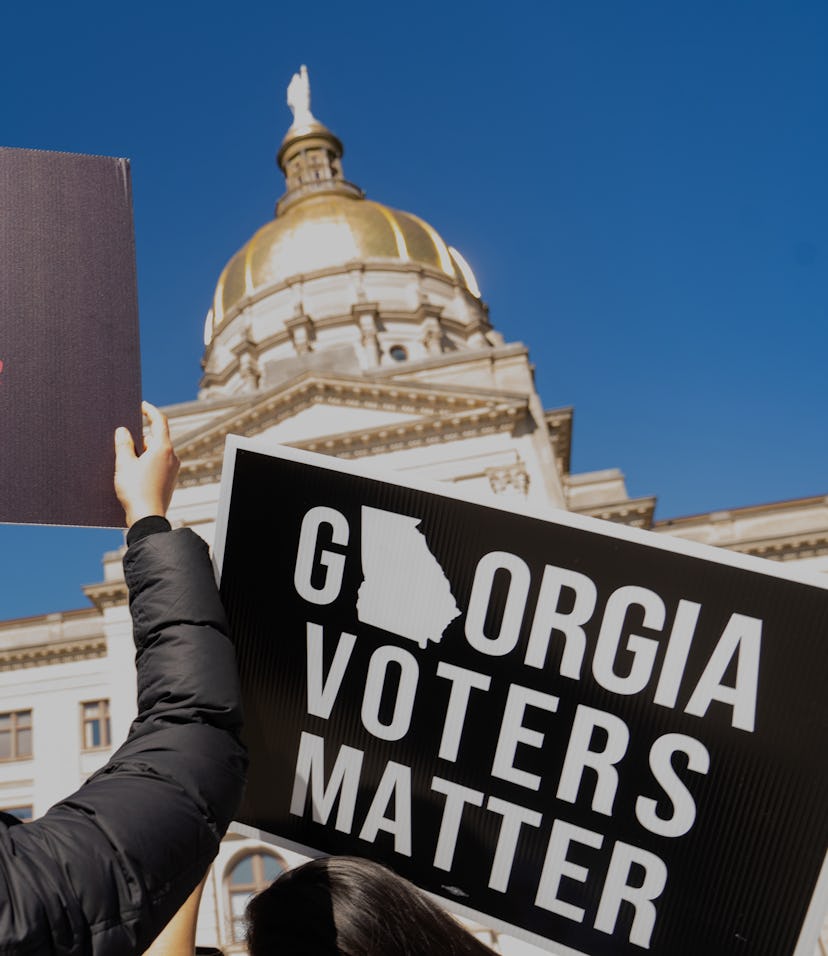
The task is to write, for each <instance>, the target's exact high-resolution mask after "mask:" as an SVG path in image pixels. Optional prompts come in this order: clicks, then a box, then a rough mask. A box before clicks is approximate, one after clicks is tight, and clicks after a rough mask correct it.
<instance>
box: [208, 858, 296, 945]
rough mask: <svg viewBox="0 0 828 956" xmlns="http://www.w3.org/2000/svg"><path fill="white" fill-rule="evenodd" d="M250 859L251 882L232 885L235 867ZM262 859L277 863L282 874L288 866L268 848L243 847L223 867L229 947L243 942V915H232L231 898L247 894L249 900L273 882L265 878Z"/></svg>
mask: <svg viewBox="0 0 828 956" xmlns="http://www.w3.org/2000/svg"><path fill="white" fill-rule="evenodd" d="M250 857H252V858H253V859H252V861H251V868H252V871H253V882H252V883H234V882H233V879H232V878H233V872H234V871H235V869H236V867H237V866H238V865H239V864H240V863H242V862H244V860H246V859H248V858H250ZM263 857H270V859H272V860H275V861H276V863H278V865H279V866H280V867H281V870H282V872H284V871H285V870H287V869H288V865H287V863H286V862H285V859H284V857H282V856H280V855H279V854H278V853H277V852H276V851H275V850H273V849H271V848H270V847H264V846H257V847H245V848H244V849H243V850H240V851H239V852H238V853H236V854H235V855H234V856H232V857H231V858H230V859H229V860H228V861H227V864H226V866H225V867H224V879H223V881H222V882H223V884H224V905H225V910H226V913H227V923H226V925H227V926H228V927H229V935H228V944H229V945H235V944H237V943H243V942H244V941H245V925H244V916H243V914H240V915H238V916H237V915H236V914H235V913H234V910H233V896H234V895H236V894H241V893H246V894H248V899H249V898H250V897H252V896H254V895H255V894H256V893H260V892H261V891H262V890H264V889H266V888H267V887H268V886H270V884H271V883H272V882H273V880H271V879H267V878H266V877H265V873H264V863H263V862H262V860H263ZM280 875H281V874H280ZM246 907H247V903H245V908H246Z"/></svg>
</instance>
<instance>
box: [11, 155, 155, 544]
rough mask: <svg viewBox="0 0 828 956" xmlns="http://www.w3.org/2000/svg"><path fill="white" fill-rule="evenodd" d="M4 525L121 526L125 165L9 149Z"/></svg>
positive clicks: (127, 309) (131, 336) (127, 342)
mask: <svg viewBox="0 0 828 956" xmlns="http://www.w3.org/2000/svg"><path fill="white" fill-rule="evenodd" d="M0 275H1V276H2V280H1V281H0V521H7V522H15V523H21V524H29V523H31V524H67V525H93V526H95V525H97V526H102V527H123V524H124V512H123V508H122V507H121V506H120V504H119V503H118V500H117V498H116V497H115V492H114V489H113V485H112V474H113V470H114V465H115V454H114V446H113V433H114V431H115V428H116V427H117V426H118V425H126V426H127V427H128V428H130V429H131V430H132V432H133V435H134V437H135V439H136V441H137V440H138V439H139V438H140V434H141V408H140V405H141V373H140V362H139V343H138V296H137V286H136V278H135V240H134V235H133V228H132V199H131V189H130V177H129V164H128V162H127V160H125V159H115V158H111V157H107V156H81V155H75V154H70V153H49V152H42V151H39V150H26V149H7V148H0Z"/></svg>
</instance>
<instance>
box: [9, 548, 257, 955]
mask: <svg viewBox="0 0 828 956" xmlns="http://www.w3.org/2000/svg"><path fill="white" fill-rule="evenodd" d="M124 569H125V574H126V579H127V584H128V585H129V591H130V608H131V612H132V616H133V623H134V631H135V641H136V663H137V671H138V716H137V717H136V719H135V721H134V723H133V725H132V727H131V729H130V733H129V737H128V738H127V741H126V743H125V744H124V745H123V746H122V747H121V748H120V749H119V750H118V751H117V753H115V754H114V755H113V757H112V758H111V760H110V761H109V762H108V763H107V765H106V766H105V767H104V768H103V769H102V770H101V771H99V772H98V773H97V774H95V775H94V776H93V777H92V778H90V780H89V781H88V782H87V783H86V784H85V785H84V786H83V787H82V788H81V789H80V790H79V791H78V792H77V793H76V794H74V795H73V796H72V797H69V798H67V799H66V800H64V801H62V802H61V803H59V804H58V805H57V806H55V807H53V808H52V810H50V811H49V812H48V813H47V814H46V815H45V816H44V817H42V818H41V819H40V820H38V821H35V823H33V824H30V825H28V826H25V827H14V828H13V829H12V830H9V831H8V832H6V833H3V834H2V839H0V901H2V898H3V886H2V883H3V880H6V881H7V882H10V881H14V880H16V882H15V883H14V887H13V889H14V891H15V892H16V893H17V896H18V897H19V899H18V900H17V910H18V911H17V913H15V911H14V909H12V910H11V911H8V910H7V911H6V912H5V913H4V911H3V910H2V907H0V954H2V956H6V954H15V956H16V954H18V953H19V954H23V953H27V954H28V953H44V954H46V953H54V954H66V956H87V954H94V956H131V954H139V953H142V952H143V951H144V950H145V949H146V948H147V946H148V945H149V943H150V942H151V940H152V939H153V938H154V937H155V936H156V935H157V933H158V932H159V931H160V930H161V929H162V928H163V926H164V925H165V924H166V922H167V921H168V920H169V918H170V917H171V916H172V915H173V913H175V912H176V910H177V909H178V908H179V907H180V905H181V904H182V903H183V902H184V900H185V899H186V898H187V896H188V895H189V893H190V892H191V891H192V889H193V888H194V887H195V885H196V884H197V883H198V881H199V880H200V879H201V877H202V876H203V874H204V872H205V870H206V869H207V867H208V866H209V864H210V862H211V861H212V859H213V858H214V856H215V854H216V852H217V850H218V845H219V841H220V840H221V837H222V836H223V834H224V831H225V829H226V827H227V825H228V823H229V821H230V820H231V819H232V817H233V814H234V813H235V811H236V809H237V806H238V802H239V800H240V798H241V791H242V787H243V782H244V773H245V769H246V755H245V752H244V748H243V746H242V745H241V743H240V742H239V737H238V735H239V730H240V727H241V712H240V703H239V692H238V680H237V676H236V667H235V660H234V655H233V648H232V645H231V643H230V641H229V640H228V638H227V636H226V623H225V618H224V612H223V610H222V607H221V603H220V601H219V598H218V593H217V589H216V586H215V583H214V580H213V571H212V566H211V563H210V560H209V556H208V553H207V547H206V545H205V544H204V543H203V542H202V541H201V539H200V538H198V537H197V536H196V535H195V534H193V533H192V532H190V531H173V532H165V533H161V534H149V535H147V536H146V537H143V538H141V539H140V540H139V541H137V542H136V543H134V544H132V545H131V546H130V548H129V550H128V551H127V554H126V556H125V559H124ZM7 853H8V854H11V855H13V856H15V857H16V859H11V860H10V859H8V856H7ZM21 888H22V889H21ZM8 893H9V895H11V896H14V895H15V893H12V892H11V891H10V890H9V891H8ZM9 921H11V922H9ZM44 926H47V927H48V929H47V930H44ZM4 930H9V933H8V934H6V935H5V936H4V935H3V933H4Z"/></svg>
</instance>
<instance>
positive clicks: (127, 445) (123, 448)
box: [115, 425, 135, 462]
mask: <svg viewBox="0 0 828 956" xmlns="http://www.w3.org/2000/svg"><path fill="white" fill-rule="evenodd" d="M130 458H135V443H134V442H133V440H132V435H130V433H129V429H128V428H124V427H123V425H122V426H120V428H116V429H115V461H116V462H118V461H120V460H122V459H126V460H129V459H130Z"/></svg>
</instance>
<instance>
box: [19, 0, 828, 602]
mask: <svg viewBox="0 0 828 956" xmlns="http://www.w3.org/2000/svg"><path fill="white" fill-rule="evenodd" d="M3 33H4V41H5V42H4V53H3V57H2V59H0V89H2V90H3V97H2V105H0V143H2V144H3V145H8V146H19V147H37V148H44V149H59V150H67V151H76V152H87V153H102V154H109V155H120V156H128V157H130V158H131V160H132V164H133V166H132V170H133V189H134V202H135V220H136V231H137V249H138V273H139V283H140V305H141V322H142V340H143V370H144V391H145V395H146V397H147V398H149V399H150V400H152V401H154V402H156V403H158V404H166V403H171V402H177V401H184V400H188V399H191V398H193V397H194V396H195V394H196V389H197V385H198V379H199V374H200V369H199V360H200V357H201V350H202V344H201V343H202V339H201V335H202V324H203V319H204V315H205V313H206V311H207V309H208V307H209V304H210V299H211V296H212V292H213V288H214V285H215V281H216V278H217V277H218V274H219V272H220V270H221V268H222V267H223V265H224V263H225V262H226V261H227V259H229V258H230V256H231V255H232V254H233V252H235V250H236V249H237V248H238V247H239V246H241V245H242V244H243V243H244V242H245V241H246V240H247V239H248V238H249V236H250V235H251V234H252V233H253V232H254V231H255V230H256V229H257V228H258V227H259V226H261V225H262V224H263V223H264V222H265V221H266V220H267V219H268V218H270V217H271V216H272V213H273V204H274V201H275V200H276V199H277V198H278V196H279V195H280V194H281V192H282V187H283V181H282V178H281V174H280V173H279V171H278V169H277V168H276V166H275V164H274V154H275V152H276V149H277V148H278V145H279V142H280V140H281V138H282V136H283V134H284V131H285V129H286V128H287V126H288V124H289V122H290V114H289V111H288V109H287V107H286V105H285V99H284V97H285V88H286V86H287V83H288V81H289V79H290V76H291V74H292V73H293V72H294V70H296V69H297V68H298V66H299V65H300V64H301V63H307V64H308V66H309V69H310V74H311V84H312V96H313V101H312V105H313V110H314V112H315V114H316V115H317V116H318V117H319V118H320V119H321V120H323V121H324V122H325V123H327V124H328V125H329V126H330V127H331V128H332V129H333V130H334V131H335V132H336V133H337V134H338V135H339V136H340V137H341V138H342V139H343V141H344V143H345V148H346V153H345V159H344V164H345V172H346V175H347V177H348V178H349V179H350V180H351V181H353V182H356V183H358V184H359V185H360V186H362V187H363V188H364V189H365V190H366V191H367V193H368V195H369V196H370V197H371V198H374V199H377V200H380V201H383V202H386V203H388V204H389V205H391V206H395V207H397V208H401V209H407V210H410V211H412V212H416V213H418V214H419V215H421V216H422V217H424V218H425V219H427V220H428V221H430V222H431V223H432V224H433V225H434V226H435V227H436V228H437V229H438V230H439V231H440V232H441V233H442V234H443V236H444V237H445V238H446V240H447V241H448V242H450V243H451V244H453V245H455V246H457V247H458V248H459V249H460V250H461V251H462V252H463V254H464V255H465V257H466V258H467V259H468V260H469V262H470V263H471V264H472V266H473V268H474V269H475V272H476V274H477V277H478V280H479V282H480V285H481V287H482V289H483V294H484V298H485V299H486V301H487V302H488V303H489V306H490V308H491V318H492V321H493V322H494V324H495V326H496V327H497V328H498V329H500V330H501V331H502V332H503V334H504V335H505V337H506V339H507V340H509V341H514V340H519V341H523V342H525V343H526V344H527V345H528V346H529V348H530V350H531V355H532V358H533V360H534V362H535V364H536V366H537V381H538V387H539V390H540V393H541V396H542V398H543V400H544V403H545V404H546V406H547V407H555V406H561V405H574V406H575V433H574V447H573V469H574V470H576V471H586V470H591V469H597V468H606V467H620V468H621V469H622V470H623V471H624V472H625V474H626V476H627V481H628V487H629V490H630V492H631V494H634V495H644V494H657V495H658V497H659V506H658V512H657V514H658V516H659V517H671V516H676V515H681V514H689V513H695V512H701V511H708V510H713V509H718V508H727V507H732V506H738V505H744V504H754V503H761V502H768V501H774V500H779V499H785V498H794V497H800V496H807V495H820V494H826V493H828V467H826V466H828V448H827V447H826V441H825V431H826V428H825V426H826V412H827V411H828V399H827V398H826V389H825V386H824V382H823V376H824V369H825V362H826V352H828V348H827V346H828V333H827V332H826V329H827V328H828V231H827V229H828V227H827V226H826V223H828V187H827V186H826V170H828V132H826V115H828V110H827V109H826V107H828V58H826V55H825V51H826V49H828V5H826V4H825V3H823V2H817V0H786V2H782V0H777V2H774V3H768V2H764V0H724V2H722V0H696V2H694V3H692V4H686V3H682V4H679V3H664V2H663V0H652V2H651V0H627V2H624V3H618V2H617V0H595V2H590V0H566V2H560V0H546V2H540V0H538V2H526V0H513V2H511V3H508V4H505V3H497V4H495V3H488V2H479V3H474V4H472V3H450V2H440V3H437V2H433V0H424V2H420V3H418V4H416V5H401V4H389V3H387V2H375V0H370V2H362V3H356V4H342V3H329V2H321V3H316V4H282V3H272V2H252V3H248V4H242V5H231V4H220V5H219V4H213V3H210V2H206V3H201V4H183V3H182V4H166V3H165V4H160V3H155V2H144V3H142V4H113V3H111V2H110V3H101V2H90V3H79V4H71V5H70V4H64V3H61V4H58V3H54V2H47V3H45V4H38V5H29V6H24V5H22V4H15V5H13V6H12V7H10V8H9V9H7V10H5V11H4V14H3ZM0 321H2V320H1V318H0ZM1 329H2V326H0V330H1ZM119 541H120V535H119V534H118V533H117V532H88V531H85V532H80V531H74V530H64V529H61V530H57V531H53V530H47V529H37V528H14V527H10V526H0V562H2V565H1V566H0V619H2V618H8V617H12V616H19V615H24V614H33V613H39V612H44V611H50V610H61V609H68V608H72V607H81V606H84V604H85V603H86V599H85V598H84V596H83V595H82V593H81V592H80V590H79V585H80V584H82V583H88V582H92V581H96V580H99V579H100V573H101V570H100V555H101V552H102V551H103V550H104V549H106V548H109V547H114V546H116V545H117V544H118V543H119Z"/></svg>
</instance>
